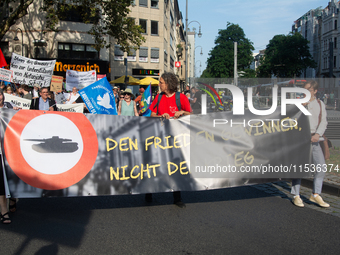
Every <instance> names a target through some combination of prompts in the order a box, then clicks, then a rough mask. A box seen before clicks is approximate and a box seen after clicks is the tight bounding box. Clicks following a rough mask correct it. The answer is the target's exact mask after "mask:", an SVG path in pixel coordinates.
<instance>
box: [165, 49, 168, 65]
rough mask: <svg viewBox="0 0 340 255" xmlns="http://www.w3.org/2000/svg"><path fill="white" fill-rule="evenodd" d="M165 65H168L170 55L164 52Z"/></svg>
mask: <svg viewBox="0 0 340 255" xmlns="http://www.w3.org/2000/svg"><path fill="white" fill-rule="evenodd" d="M164 63H168V53H166V51H164Z"/></svg>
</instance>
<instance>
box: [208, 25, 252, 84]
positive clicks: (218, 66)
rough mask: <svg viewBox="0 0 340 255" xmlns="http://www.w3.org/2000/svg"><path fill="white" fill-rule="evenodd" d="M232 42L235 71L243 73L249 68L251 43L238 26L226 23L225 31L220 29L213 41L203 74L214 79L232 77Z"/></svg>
mask: <svg viewBox="0 0 340 255" xmlns="http://www.w3.org/2000/svg"><path fill="white" fill-rule="evenodd" d="M234 42H237V69H238V71H244V70H246V69H248V68H249V66H250V64H251V62H252V60H253V57H252V50H254V47H253V43H252V42H251V41H250V40H249V39H247V38H246V37H245V34H244V31H243V29H242V28H241V27H240V26H239V25H235V24H232V23H229V22H228V23H227V28H226V29H220V30H219V31H218V36H217V38H216V40H215V44H216V45H215V47H214V48H213V49H212V50H211V51H210V52H209V58H208V61H207V69H206V70H205V71H204V72H203V74H202V77H203V75H204V77H205V78H209V77H206V76H207V75H209V76H210V77H216V78H219V77H220V78H229V77H233V76H234Z"/></svg>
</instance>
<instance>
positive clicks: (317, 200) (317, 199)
mask: <svg viewBox="0 0 340 255" xmlns="http://www.w3.org/2000/svg"><path fill="white" fill-rule="evenodd" d="M309 200H310V201H312V202H314V203H316V204H318V205H319V206H321V207H325V208H327V207H329V204H327V203H326V202H325V201H323V199H322V197H321V196H320V195H317V196H316V197H314V195H313V194H312V195H311V196H310V198H309Z"/></svg>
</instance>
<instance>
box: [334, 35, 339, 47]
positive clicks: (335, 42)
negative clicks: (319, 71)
mask: <svg viewBox="0 0 340 255" xmlns="http://www.w3.org/2000/svg"><path fill="white" fill-rule="evenodd" d="M337 41H338V39H337V38H336V37H334V49H336V48H337V46H336V44H337V43H338V42H337Z"/></svg>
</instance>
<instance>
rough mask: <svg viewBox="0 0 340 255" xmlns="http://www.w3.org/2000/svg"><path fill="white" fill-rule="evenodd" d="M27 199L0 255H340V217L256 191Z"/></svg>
mask: <svg viewBox="0 0 340 255" xmlns="http://www.w3.org/2000/svg"><path fill="white" fill-rule="evenodd" d="M182 197H183V199H184V201H185V202H186V208H184V209H181V208H179V207H177V206H175V205H173V204H171V203H172V194H171V193H162V194H155V195H154V202H153V203H151V204H150V205H148V204H146V202H145V201H144V196H143V195H133V196H106V197H81V198H39V199H21V200H20V201H19V203H18V211H17V212H16V213H15V214H13V217H12V219H13V223H12V224H10V225H3V224H0V240H1V241H0V254H1V255H5V254H44V255H45V254H48V255H49V254H52V255H53V254H318V255H319V254H339V248H340V242H339V237H340V231H339V227H340V218H339V217H335V216H332V215H329V214H325V213H322V212H318V211H316V210H312V209H309V208H297V207H295V206H293V205H292V204H291V202H290V201H289V200H287V199H282V198H280V197H274V196H270V195H268V194H266V193H264V192H262V191H260V190H257V189H255V188H253V187H238V188H228V189H222V190H212V191H201V192H183V193H182Z"/></svg>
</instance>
